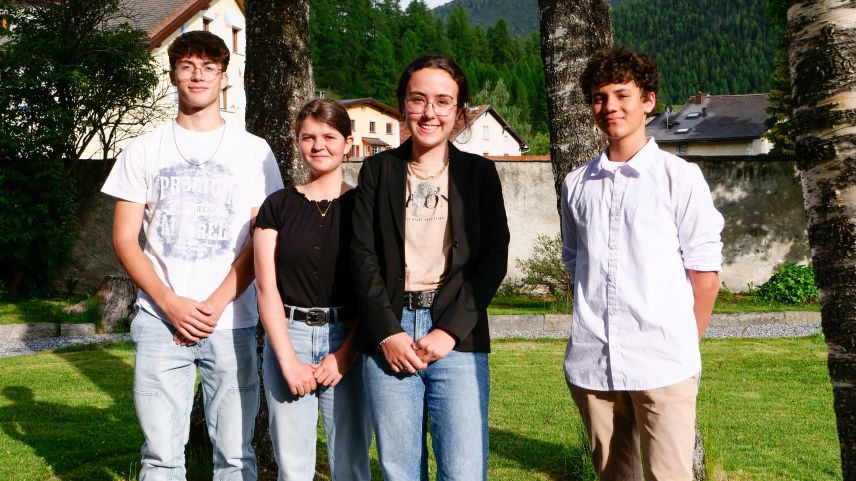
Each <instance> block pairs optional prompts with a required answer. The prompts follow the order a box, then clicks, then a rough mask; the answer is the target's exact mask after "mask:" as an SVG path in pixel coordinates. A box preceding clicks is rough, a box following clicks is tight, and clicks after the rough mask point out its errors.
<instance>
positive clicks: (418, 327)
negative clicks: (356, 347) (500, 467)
mask: <svg viewBox="0 0 856 481" xmlns="http://www.w3.org/2000/svg"><path fill="white" fill-rule="evenodd" d="M401 327H402V328H404V330H405V331H406V332H407V334H409V335H410V336H412V337H413V339H414V340H417V339H419V338H420V337H422V336H424V335H425V334H427V333H428V331H430V330H431V328H432V322H431V311H430V309H417V310H415V311H412V310H410V309H407V308H405V309H404V315H403V317H402V319H401ZM364 372H365V381H366V389H367V392H368V395H369V405H370V406H371V411H372V417H373V419H374V423H375V436H376V439H377V450H378V456H379V457H380V464H381V470H382V472H383V478H384V480H386V481H416V480H421V481H427V480H428V445H427V441H426V434H427V430H428V426H429V425H430V430H431V441H432V444H433V447H434V456H435V458H436V459H437V480H438V481H453V480H454V481H478V480H485V479H487V452H488V431H487V406H488V397H489V392H490V375H489V369H488V361H487V353H484V352H458V351H451V352H449V354H447V355H446V357H444V358H442V359H440V360H438V361H435V362H433V363H431V364H430V365H429V366H428V368H427V369H425V370H424V371H419V372H417V373H416V374H407V373H402V374H395V373H393V372H392V370H390V368H389V364H388V363H387V362H386V359H385V358H384V357H383V355H375V356H366V365H365V371H364ZM429 419H430V423H429V422H428V421H429Z"/></svg>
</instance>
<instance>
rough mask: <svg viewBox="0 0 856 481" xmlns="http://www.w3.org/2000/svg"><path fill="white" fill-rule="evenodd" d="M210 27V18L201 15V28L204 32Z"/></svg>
mask: <svg viewBox="0 0 856 481" xmlns="http://www.w3.org/2000/svg"><path fill="white" fill-rule="evenodd" d="M210 29H211V20H209V19H207V18H205V17H203V18H202V30H205V31H206V32H208V31H210Z"/></svg>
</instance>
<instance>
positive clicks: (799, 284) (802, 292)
mask: <svg viewBox="0 0 856 481" xmlns="http://www.w3.org/2000/svg"><path fill="white" fill-rule="evenodd" d="M758 293H759V294H760V296H761V298H762V299H764V300H765V301H772V302H782V303H785V304H804V303H806V302H816V301H817V300H818V292H817V285H816V284H815V282H814V269H812V267H811V266H810V265H808V266H800V265H796V264H782V265H780V266H779V268H778V269H777V270H776V273H775V274H773V275H772V276H771V277H770V280H768V281H767V282H765V283H764V284H762V285H761V287H760V288H759V289H758Z"/></svg>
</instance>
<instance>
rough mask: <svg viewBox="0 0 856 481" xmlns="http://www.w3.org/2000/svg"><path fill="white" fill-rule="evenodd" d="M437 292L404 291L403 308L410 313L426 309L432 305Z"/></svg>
mask: <svg viewBox="0 0 856 481" xmlns="http://www.w3.org/2000/svg"><path fill="white" fill-rule="evenodd" d="M436 295H437V291H436V290H435V291H406V292H405V293H404V307H406V308H408V309H410V310H411V311H413V310H416V309H427V308H429V307H431V305H432V304H434V297H435V296H436Z"/></svg>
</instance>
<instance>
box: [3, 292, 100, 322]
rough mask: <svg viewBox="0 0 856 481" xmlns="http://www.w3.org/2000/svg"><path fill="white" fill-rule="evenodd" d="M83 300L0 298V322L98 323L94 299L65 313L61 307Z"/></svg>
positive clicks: (98, 314)
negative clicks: (84, 307)
mask: <svg viewBox="0 0 856 481" xmlns="http://www.w3.org/2000/svg"><path fill="white" fill-rule="evenodd" d="M81 300H83V298H82V297H80V298H49V299H39V298H36V299H16V300H10V299H0V324H26V323H30V322H57V323H69V324H71V323H86V322H91V323H98V322H99V316H100V313H99V312H98V305H97V304H95V301H90V302H89V303H87V306H86V310H84V311H83V312H79V313H65V312H62V310H63V308H66V307H69V306H72V305H74V304H76V303H77V302H79V301H81Z"/></svg>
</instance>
